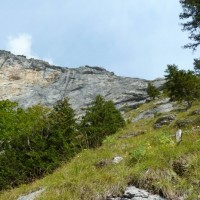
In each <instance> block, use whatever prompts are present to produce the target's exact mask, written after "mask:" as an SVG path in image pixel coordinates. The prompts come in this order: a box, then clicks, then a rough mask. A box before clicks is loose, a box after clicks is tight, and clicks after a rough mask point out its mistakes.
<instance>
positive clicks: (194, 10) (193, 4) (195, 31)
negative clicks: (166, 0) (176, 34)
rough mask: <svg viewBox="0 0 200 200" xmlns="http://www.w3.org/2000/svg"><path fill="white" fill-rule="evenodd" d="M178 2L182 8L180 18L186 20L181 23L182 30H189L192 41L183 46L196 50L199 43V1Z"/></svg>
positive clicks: (184, 0)
mask: <svg viewBox="0 0 200 200" xmlns="http://www.w3.org/2000/svg"><path fill="white" fill-rule="evenodd" d="M180 3H181V5H182V8H183V12H182V13H181V14H180V19H182V20H187V21H186V22H184V23H182V25H183V30H184V31H189V32H190V36H189V39H191V40H193V41H194V43H189V44H187V45H185V48H192V49H193V50H196V48H197V47H198V46H199V44H200V32H199V31H200V29H199V28H200V2H199V0H180Z"/></svg>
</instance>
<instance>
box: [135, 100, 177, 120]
mask: <svg viewBox="0 0 200 200" xmlns="http://www.w3.org/2000/svg"><path fill="white" fill-rule="evenodd" d="M175 108H176V105H175V104H174V103H173V102H169V99H168V98H167V99H164V100H162V101H159V102H157V105H155V107H154V108H153V109H149V110H146V111H144V112H142V113H140V114H139V115H138V116H137V117H135V118H134V119H133V120H132V122H137V121H139V120H140V119H147V118H150V117H154V116H155V115H156V114H162V113H167V112H170V111H172V110H174V109H175Z"/></svg>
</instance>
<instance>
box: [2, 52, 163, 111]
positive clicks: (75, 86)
mask: <svg viewBox="0 0 200 200" xmlns="http://www.w3.org/2000/svg"><path fill="white" fill-rule="evenodd" d="M163 81H164V80H163V79H157V80H155V81H154V84H155V85H156V87H161V86H162V85H163ZM147 83H148V81H147V80H143V79H138V78H127V77H119V76H116V75H115V74H114V73H112V72H108V71H107V70H105V69H104V68H100V67H90V66H84V67H79V68H67V67H65V68H64V67H58V66H53V65H50V64H49V63H47V62H44V61H41V60H36V59H27V58H26V57H25V56H16V55H13V54H11V53H10V52H7V51H0V87H1V90H0V97H1V99H10V100H12V101H17V102H19V105H21V106H23V107H29V106H31V105H34V104H38V103H41V104H42V105H47V106H52V105H53V104H54V103H55V102H56V101H58V100H59V99H61V98H63V97H68V98H69V99H70V103H71V104H72V107H73V108H74V109H75V110H76V111H78V112H80V111H81V108H83V107H85V106H87V105H89V104H90V103H91V101H92V100H93V99H94V98H95V96H96V95H98V94H100V95H102V96H104V97H105V98H106V99H107V100H110V99H112V100H113V101H114V103H115V105H116V106H117V108H119V109H123V108H124V107H131V108H135V107H137V105H138V104H141V103H143V102H145V100H146V98H147V93H146V88H147Z"/></svg>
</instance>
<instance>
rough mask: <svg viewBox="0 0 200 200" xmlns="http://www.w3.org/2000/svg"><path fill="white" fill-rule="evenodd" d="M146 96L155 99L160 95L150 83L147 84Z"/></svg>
mask: <svg viewBox="0 0 200 200" xmlns="http://www.w3.org/2000/svg"><path fill="white" fill-rule="evenodd" d="M147 94H148V95H149V96H150V97H151V98H153V99H155V98H156V97H157V96H158V95H159V94H160V91H159V90H158V89H157V88H156V87H155V86H154V85H152V84H151V83H148V87H147Z"/></svg>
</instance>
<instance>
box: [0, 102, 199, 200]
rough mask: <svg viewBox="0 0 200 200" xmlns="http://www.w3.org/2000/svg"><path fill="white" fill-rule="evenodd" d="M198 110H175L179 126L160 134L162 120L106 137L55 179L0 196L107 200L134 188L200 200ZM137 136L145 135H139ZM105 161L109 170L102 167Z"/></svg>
mask: <svg viewBox="0 0 200 200" xmlns="http://www.w3.org/2000/svg"><path fill="white" fill-rule="evenodd" d="M154 103H155V102H150V103H147V104H144V105H142V106H140V107H139V108H138V109H136V110H135V111H130V112H128V113H127V116H128V117H129V118H130V119H132V118H133V117H135V116H137V115H138V114H139V113H141V112H142V111H144V110H147V109H149V108H153V107H154V106H155V104H154ZM198 109H200V104H199V103H198V102H196V103H194V106H193V107H192V108H191V109H190V110H188V111H180V110H179V111H178V110H177V111H172V112H171V113H173V114H175V115H176V119H175V120H174V122H172V123H171V124H170V125H168V126H163V127H162V128H159V129H154V128H153V124H154V123H155V121H156V120H157V119H158V118H159V117H161V116H160V115H158V116H157V117H154V118H149V119H143V120H140V121H138V122H136V123H129V124H127V126H126V127H125V128H124V129H123V130H121V131H119V132H117V133H116V134H115V135H112V136H109V137H107V138H106V139H105V141H104V143H103V145H102V146H101V147H100V148H98V149H90V150H83V151H82V152H81V153H79V154H78V155H77V156H76V157H74V158H73V159H72V160H71V162H69V163H63V165H62V167H60V168H59V169H57V170H56V171H55V172H54V173H53V174H50V175H47V176H46V177H44V178H43V179H41V180H36V181H35V182H34V183H32V184H28V185H21V186H20V187H19V188H16V189H12V190H9V191H3V192H1V193H0V199H1V200H5V199H6V200H14V199H17V198H18V197H19V196H20V195H25V194H27V193H29V192H31V191H35V190H37V189H38V188H41V187H42V188H43V187H45V188H46V190H45V192H43V193H42V194H41V195H40V196H39V198H38V199H40V200H51V199H52V200H53V199H59V200H61V199H65V200H77V199H80V200H90V199H91V200H92V199H104V198H105V197H106V195H110V194H116V195H118V194H120V193H121V192H122V191H123V189H124V188H125V187H126V186H127V185H129V184H134V185H136V186H138V187H141V188H144V189H147V190H150V191H153V192H155V193H159V194H162V195H163V196H165V197H166V198H168V199H173V200H174V199H177V198H178V197H179V196H183V197H184V199H191V200H193V199H195V200H196V199H200V128H199V127H198V126H199V125H200V115H192V114H191V113H192V111H194V110H198ZM165 115H166V114H165ZM185 119H189V120H188V123H187V126H185V127H184V128H183V129H182V130H183V141H182V142H181V143H180V144H179V145H177V144H176V142H175V138H174V137H173V135H174V134H175V132H176V130H177V126H176V124H177V122H180V121H181V120H185ZM137 133H142V134H139V135H137V136H134V134H137ZM115 156H121V157H123V160H122V161H121V162H120V163H119V164H114V163H112V162H110V161H111V159H112V158H113V157H115ZM100 161H104V162H103V163H105V165H104V166H101V167H97V166H96V164H97V163H99V162H100Z"/></svg>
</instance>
